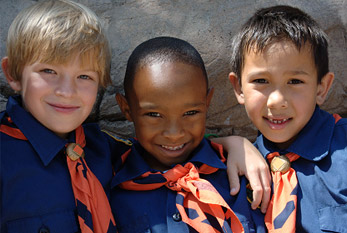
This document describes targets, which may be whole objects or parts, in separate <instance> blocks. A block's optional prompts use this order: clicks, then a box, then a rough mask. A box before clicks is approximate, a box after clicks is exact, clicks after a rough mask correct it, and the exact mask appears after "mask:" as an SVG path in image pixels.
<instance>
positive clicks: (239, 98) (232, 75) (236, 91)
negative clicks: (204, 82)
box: [229, 72, 245, 104]
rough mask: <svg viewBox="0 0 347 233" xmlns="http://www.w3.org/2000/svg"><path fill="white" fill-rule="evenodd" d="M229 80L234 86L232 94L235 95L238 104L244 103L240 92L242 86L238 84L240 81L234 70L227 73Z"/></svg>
mask: <svg viewBox="0 0 347 233" xmlns="http://www.w3.org/2000/svg"><path fill="white" fill-rule="evenodd" d="M229 80H230V82H231V84H232V85H233V88H234V94H235V96H236V99H237V101H238V102H239V104H245V97H244V95H243V92H242V87H241V85H240V82H239V80H238V78H237V76H236V74H235V73H234V72H231V73H230V74H229Z"/></svg>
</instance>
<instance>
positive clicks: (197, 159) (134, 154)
mask: <svg viewBox="0 0 347 233" xmlns="http://www.w3.org/2000/svg"><path fill="white" fill-rule="evenodd" d="M143 153H145V150H144V148H143V147H142V146H141V145H140V143H139V142H138V141H134V143H133V145H132V147H131V152H130V154H129V155H128V157H127V158H126V162H125V163H124V166H123V167H122V169H121V170H120V171H119V172H117V173H116V176H115V178H114V179H113V181H112V187H115V186H117V185H118V184H120V183H122V182H125V181H128V180H132V179H134V178H136V177H139V176H140V175H142V174H144V173H146V172H148V171H152V172H158V171H157V170H154V169H152V168H150V167H149V166H148V164H147V163H146V162H145V160H144V159H143V158H142V154H143ZM217 153H218V152H216V151H215V150H214V149H213V148H212V146H211V144H210V142H209V141H208V140H207V139H203V140H202V141H201V143H200V144H199V146H198V147H197V148H196V149H195V150H194V152H193V154H192V158H191V159H190V160H189V162H193V163H194V164H197V165H201V164H207V165H209V166H211V167H215V168H218V169H224V170H225V169H226V165H225V164H224V163H223V162H222V161H221V160H220V158H219V156H218V154H217Z"/></svg>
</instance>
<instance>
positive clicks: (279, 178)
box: [265, 152, 300, 233]
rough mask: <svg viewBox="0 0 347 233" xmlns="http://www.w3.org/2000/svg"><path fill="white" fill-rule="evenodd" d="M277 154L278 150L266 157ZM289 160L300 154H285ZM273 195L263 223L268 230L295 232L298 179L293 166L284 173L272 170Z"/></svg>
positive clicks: (296, 157)
mask: <svg viewBox="0 0 347 233" xmlns="http://www.w3.org/2000/svg"><path fill="white" fill-rule="evenodd" d="M276 156H279V153H278V152H274V153H270V154H269V155H268V156H267V159H268V160H269V161H270V162H271V161H272V159H273V158H274V157H276ZM285 156H286V157H287V158H288V159H289V160H290V162H292V161H295V160H296V159H298V158H299V157H300V156H299V155H297V154H294V153H288V154H286V155H285ZM271 174H272V181H273V195H272V198H271V201H270V204H269V206H268V209H267V211H266V215H265V225H266V227H267V229H268V230H269V232H278V233H279V232H283V233H284V232H285V233H292V232H295V223H296V206H297V195H296V194H297V185H298V180H297V177H296V172H295V170H294V169H293V168H289V170H288V171H287V172H285V173H282V172H280V171H276V172H273V171H271Z"/></svg>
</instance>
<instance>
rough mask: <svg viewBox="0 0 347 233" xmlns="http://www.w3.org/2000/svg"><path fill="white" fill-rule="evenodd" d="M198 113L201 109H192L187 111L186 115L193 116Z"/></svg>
mask: <svg viewBox="0 0 347 233" xmlns="http://www.w3.org/2000/svg"><path fill="white" fill-rule="evenodd" d="M197 113H199V111H196V110H192V111H188V112H185V113H184V116H193V115H196V114H197Z"/></svg>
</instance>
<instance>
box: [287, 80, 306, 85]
mask: <svg viewBox="0 0 347 233" xmlns="http://www.w3.org/2000/svg"><path fill="white" fill-rule="evenodd" d="M288 83H289V84H300V83H304V82H303V81H301V80H299V79H292V80H290V81H289V82H288Z"/></svg>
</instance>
